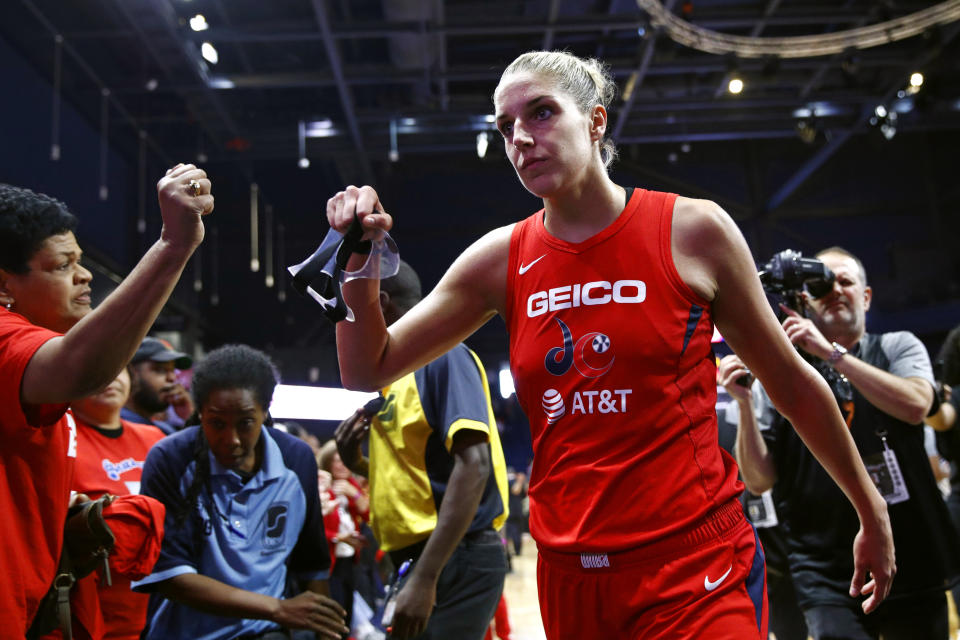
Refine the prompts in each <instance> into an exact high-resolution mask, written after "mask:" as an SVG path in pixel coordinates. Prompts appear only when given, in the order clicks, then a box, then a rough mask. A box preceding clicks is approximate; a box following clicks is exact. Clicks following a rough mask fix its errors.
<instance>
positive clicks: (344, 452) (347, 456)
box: [333, 409, 370, 473]
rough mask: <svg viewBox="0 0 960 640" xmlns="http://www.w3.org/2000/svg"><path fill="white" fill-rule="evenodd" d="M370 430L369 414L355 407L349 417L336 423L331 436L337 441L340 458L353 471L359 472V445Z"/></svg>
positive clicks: (361, 456)
mask: <svg viewBox="0 0 960 640" xmlns="http://www.w3.org/2000/svg"><path fill="white" fill-rule="evenodd" d="M369 432H370V416H369V415H368V414H367V413H365V412H364V411H363V409H357V410H356V411H354V412H353V415H351V416H350V417H349V418H347V419H346V420H344V421H343V422H341V423H340V424H339V425H337V428H336V430H335V431H334V432H333V438H334V440H336V442H337V452H338V453H339V454H340V460H341V461H342V462H343V464H345V465H346V466H347V468H348V469H350V470H351V471H353V472H354V473H359V472H360V471H359V466H358V465H359V463H360V461H361V460H362V458H363V454H362V453H361V451H360V445H361V443H363V441H364V440H365V439H366V437H367V434H368V433H369Z"/></svg>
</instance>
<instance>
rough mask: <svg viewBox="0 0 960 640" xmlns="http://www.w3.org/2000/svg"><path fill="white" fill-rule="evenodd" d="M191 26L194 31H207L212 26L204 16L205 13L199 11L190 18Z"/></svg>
mask: <svg viewBox="0 0 960 640" xmlns="http://www.w3.org/2000/svg"><path fill="white" fill-rule="evenodd" d="M190 28H191V29H193V30H194V31H206V30H207V29H209V28H210V25H209V23H207V19H206V18H204V17H203V14H202V13H198V14H197V15H195V16H193V17H192V18H190Z"/></svg>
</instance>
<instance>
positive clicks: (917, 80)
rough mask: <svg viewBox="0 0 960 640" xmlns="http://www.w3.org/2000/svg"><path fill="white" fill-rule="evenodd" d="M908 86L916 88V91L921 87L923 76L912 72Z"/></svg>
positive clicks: (917, 72)
mask: <svg viewBox="0 0 960 640" xmlns="http://www.w3.org/2000/svg"><path fill="white" fill-rule="evenodd" d="M910 86H911V87H917V88H918V89H919V88H920V87H922V86H923V74H922V73H920V72H919V71H914V72H913V73H911V74H910Z"/></svg>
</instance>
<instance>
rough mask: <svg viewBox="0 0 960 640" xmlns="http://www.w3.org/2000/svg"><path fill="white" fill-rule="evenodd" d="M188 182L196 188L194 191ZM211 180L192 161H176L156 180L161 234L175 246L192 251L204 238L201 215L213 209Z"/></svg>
mask: <svg viewBox="0 0 960 640" xmlns="http://www.w3.org/2000/svg"><path fill="white" fill-rule="evenodd" d="M191 181H196V183H197V184H198V185H199V189H198V190H197V192H196V193H194V191H193V189H192V188H191V186H190V185H191ZM210 189H211V184H210V180H208V179H207V173H206V171H204V170H203V169H198V168H197V167H195V166H194V165H192V164H178V165H177V166H175V167H173V168H172V169H168V170H167V174H166V175H165V176H163V177H162V178H160V180H159V181H158V182H157V200H158V201H159V202H160V215H161V216H162V217H163V229H162V230H161V232H160V237H161V238H164V239H165V240H168V241H169V242H171V243H173V244H174V245H176V246H177V247H181V248H185V249H189V250H193V249H195V248H196V247H197V245H199V244H200V243H201V242H202V241H203V221H202V216H205V215H207V214H208V213H210V212H212V211H213V195H212V194H211V191H210Z"/></svg>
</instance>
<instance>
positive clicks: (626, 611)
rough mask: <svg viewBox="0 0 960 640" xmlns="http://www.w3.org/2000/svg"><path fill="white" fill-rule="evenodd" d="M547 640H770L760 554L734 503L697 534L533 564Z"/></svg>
mask: <svg viewBox="0 0 960 640" xmlns="http://www.w3.org/2000/svg"><path fill="white" fill-rule="evenodd" d="M537 585H538V590H539V599H540V615H541V617H542V618H543V626H544V629H545V630H546V634H547V638H548V639H549V640H567V639H570V640H574V639H576V640H584V639H590V638H597V639H598V640H599V639H601V638H603V639H607V638H617V639H618V640H635V639H639V638H643V639H644V640H649V639H651V638H657V639H663V640H668V639H669V640H678V639H683V638H691V639H693V638H696V639H702V638H710V639H711V640H727V639H729V640H748V639H749V640H753V639H756V640H766V638H767V588H766V570H765V567H764V557H763V549H762V547H761V546H760V540H759V538H758V537H757V533H756V531H755V530H754V528H753V525H751V524H750V523H749V522H747V520H746V519H745V518H744V517H743V510H742V509H741V507H740V503H739V502H733V503H731V504H729V505H727V506H725V507H722V508H721V509H718V510H717V511H716V512H715V513H714V514H712V515H711V516H710V517H709V518H707V520H706V521H705V522H704V523H703V524H702V525H700V526H699V527H698V528H697V529H695V530H693V531H691V532H688V533H684V534H682V535H678V536H675V537H674V538H671V539H667V540H663V541H658V542H655V543H652V544H650V545H646V546H644V547H642V548H637V549H631V550H628V551H621V552H617V553H583V554H570V553H557V552H552V551H549V550H546V549H541V550H540V555H539V558H538V560H537Z"/></svg>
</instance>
